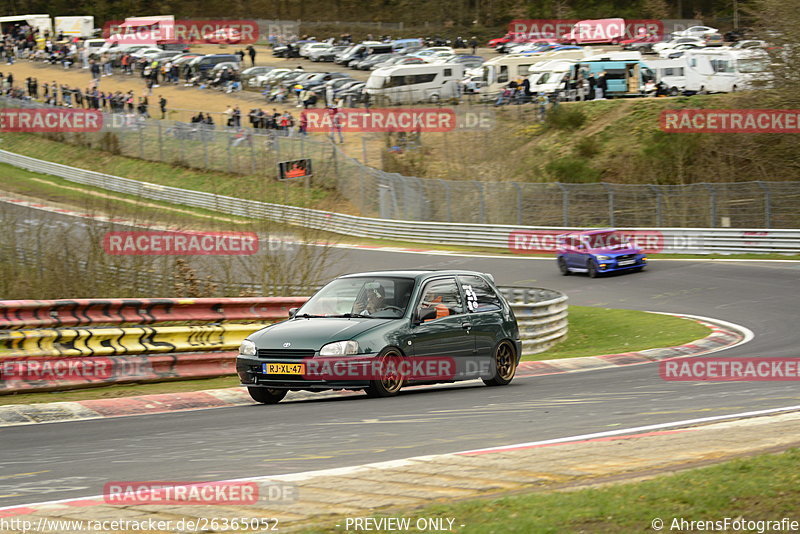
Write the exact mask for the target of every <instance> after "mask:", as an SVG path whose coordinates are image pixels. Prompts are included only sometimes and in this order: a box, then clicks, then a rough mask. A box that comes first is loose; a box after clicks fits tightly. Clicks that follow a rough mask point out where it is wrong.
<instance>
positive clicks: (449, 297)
mask: <svg viewBox="0 0 800 534" xmlns="http://www.w3.org/2000/svg"><path fill="white" fill-rule="evenodd" d="M417 308H418V309H425V308H434V309H435V310H436V319H440V318H442V317H447V316H449V315H459V314H462V313H464V302H463V300H462V298H461V292H460V291H459V290H458V285H457V284H456V280H455V278H442V279H441V280H433V281H431V282H428V284H426V285H425V287H424V288H423V289H422V297H421V298H420V300H419V303H418V305H417ZM431 320H433V319H431Z"/></svg>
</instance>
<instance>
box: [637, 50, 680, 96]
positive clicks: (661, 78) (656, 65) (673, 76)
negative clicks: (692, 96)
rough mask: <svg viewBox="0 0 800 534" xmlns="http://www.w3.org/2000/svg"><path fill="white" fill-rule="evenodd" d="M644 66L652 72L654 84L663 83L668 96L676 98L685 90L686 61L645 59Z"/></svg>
mask: <svg viewBox="0 0 800 534" xmlns="http://www.w3.org/2000/svg"><path fill="white" fill-rule="evenodd" d="M645 65H647V67H648V68H649V69H650V70H651V71H653V74H655V76H656V80H655V81H656V83H659V82H663V83H664V85H665V86H666V88H667V93H668V94H669V95H670V96H678V95H679V94H681V93H683V91H684V90H685V89H686V60H685V59H684V58H679V59H647V60H645Z"/></svg>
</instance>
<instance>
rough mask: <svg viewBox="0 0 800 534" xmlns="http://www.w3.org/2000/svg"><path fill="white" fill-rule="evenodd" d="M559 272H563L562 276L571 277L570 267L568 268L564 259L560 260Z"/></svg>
mask: <svg viewBox="0 0 800 534" xmlns="http://www.w3.org/2000/svg"><path fill="white" fill-rule="evenodd" d="M558 270H559V271H561V274H562V275H564V276H569V267H567V262H566V260H564V258H558Z"/></svg>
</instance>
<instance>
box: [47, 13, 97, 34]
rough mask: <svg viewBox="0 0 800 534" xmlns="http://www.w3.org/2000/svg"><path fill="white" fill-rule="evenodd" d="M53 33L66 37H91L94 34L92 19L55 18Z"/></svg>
mask: <svg viewBox="0 0 800 534" xmlns="http://www.w3.org/2000/svg"><path fill="white" fill-rule="evenodd" d="M55 32H56V35H58V34H59V33H62V34H64V36H66V37H91V36H92V33H93V32H94V17H92V16H91V15H86V16H82V17H56V18H55Z"/></svg>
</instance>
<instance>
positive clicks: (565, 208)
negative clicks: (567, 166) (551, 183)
mask: <svg viewBox="0 0 800 534" xmlns="http://www.w3.org/2000/svg"><path fill="white" fill-rule="evenodd" d="M556 185H557V186H558V188H559V189H561V212H562V214H563V218H564V220H563V223H564V226H569V189H567V186H565V185H564V184H562V183H561V182H556Z"/></svg>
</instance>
